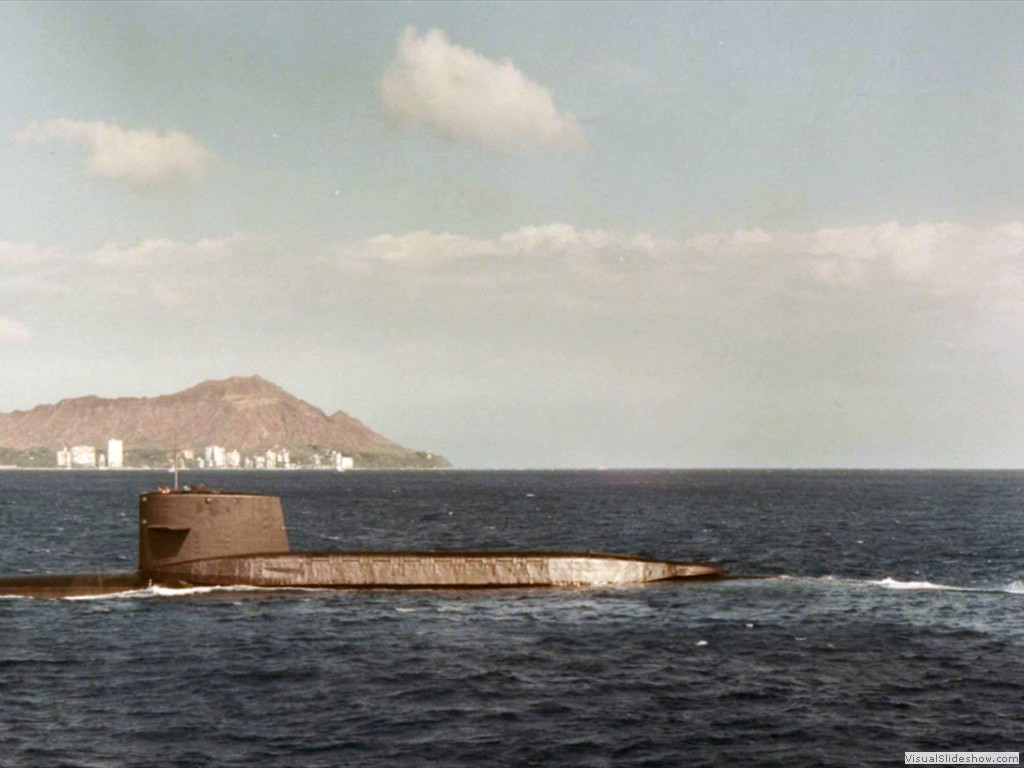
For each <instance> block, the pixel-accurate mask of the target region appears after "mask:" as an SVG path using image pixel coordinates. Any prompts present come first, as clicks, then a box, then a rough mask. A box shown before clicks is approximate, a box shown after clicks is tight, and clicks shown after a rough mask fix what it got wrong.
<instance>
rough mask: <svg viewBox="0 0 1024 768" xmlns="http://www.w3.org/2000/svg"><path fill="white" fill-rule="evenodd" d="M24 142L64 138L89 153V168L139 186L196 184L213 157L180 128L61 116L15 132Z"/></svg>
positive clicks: (111, 179)
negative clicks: (134, 127)
mask: <svg viewBox="0 0 1024 768" xmlns="http://www.w3.org/2000/svg"><path fill="white" fill-rule="evenodd" d="M15 138H17V139H19V140H21V141H25V142H37V143H46V142H50V141H64V142H67V143H69V144H74V145H76V146H79V147H82V148H83V149H84V150H85V152H86V156H87V158H86V166H85V167H86V172H87V173H88V174H89V175H90V176H93V177H95V178H97V179H101V180H102V181H106V182H110V183H112V184H118V185H122V186H126V187H129V188H131V189H136V190H153V189H159V188H163V187H168V186H194V185H196V184H199V183H200V182H201V181H203V179H204V178H206V172H207V170H208V168H209V167H210V165H211V163H212V162H213V160H214V156H213V154H211V153H210V151H209V150H207V149H206V148H205V147H204V146H203V145H202V144H200V143H199V142H198V141H196V140H195V139H194V138H192V137H191V136H188V135H186V134H184V133H180V132H178V131H168V132H166V133H165V134H163V135H160V134H159V133H157V132H155V131H151V130H147V129H144V130H125V129H123V128H121V127H120V126H119V125H117V124H113V123H104V122H99V121H94V122H84V121H81V120H71V119H69V118H66V117H62V118H59V119H56V120H50V121H48V122H45V123H32V124H31V125H29V126H28V127H27V128H26V129H25V130H23V131H20V132H19V133H17V134H15Z"/></svg>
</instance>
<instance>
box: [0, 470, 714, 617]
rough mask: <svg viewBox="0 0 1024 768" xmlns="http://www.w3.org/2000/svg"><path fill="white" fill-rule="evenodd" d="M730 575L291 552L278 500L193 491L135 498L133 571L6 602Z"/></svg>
mask: <svg viewBox="0 0 1024 768" xmlns="http://www.w3.org/2000/svg"><path fill="white" fill-rule="evenodd" d="M724 577H726V574H725V573H724V572H723V571H721V570H719V568H718V567H717V566H715V565H714V564H712V563H691V562H676V561H666V560H653V559H649V558H644V557H635V556H632V555H615V554H604V553H595V552H587V553H576V552H530V551H524V552H499V551H495V552H447V551H429V552H414V551H408V552H407V551H402V552H387V551H357V552H349V551H326V552H293V551H291V549H290V547H289V543H288V531H287V528H286V526H285V520H284V511H283V509H282V506H281V499H280V498H279V497H277V496H271V495H263V494H251V493H235V492H225V491H211V490H206V489H205V488H204V487H202V486H197V487H195V488H186V489H183V490H173V491H172V490H170V489H168V488H160V489H158V490H156V491H152V492H147V493H143V494H141V495H140V496H139V553H138V569H137V570H136V571H131V572H120V573H80V574H52V575H29V576H0V596H20V597H36V598H51V599H56V598H67V597H87V596H102V595H108V594H115V593H118V592H126V591H131V590H140V589H147V588H150V587H154V586H160V587H168V588H172V589H173V588H189V587H255V588H268V589H274V588H279V589H353V588H361V589H372V588H385V589H488V588H501V587H608V586H619V585H622V586H627V585H638V584H645V583H650V582H661V581H675V580H693V579H717V578H724Z"/></svg>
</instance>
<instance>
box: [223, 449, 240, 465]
mask: <svg viewBox="0 0 1024 768" xmlns="http://www.w3.org/2000/svg"><path fill="white" fill-rule="evenodd" d="M227 462H228V466H229V467H231V468H232V469H238V468H239V467H241V466H242V454H240V453H239V452H238V451H237V450H230V451H228V454H227Z"/></svg>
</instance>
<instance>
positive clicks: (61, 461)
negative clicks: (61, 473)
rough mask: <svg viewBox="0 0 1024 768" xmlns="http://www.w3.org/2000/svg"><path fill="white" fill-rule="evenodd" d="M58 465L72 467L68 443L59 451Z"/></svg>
mask: <svg viewBox="0 0 1024 768" xmlns="http://www.w3.org/2000/svg"><path fill="white" fill-rule="evenodd" d="M57 466H58V467H65V468H67V469H70V468H71V451H70V450H68V447H67V446H66V445H65V446H64V447H63V448H61V449H60V450H59V451H57Z"/></svg>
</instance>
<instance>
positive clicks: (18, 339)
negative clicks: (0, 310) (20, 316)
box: [0, 315, 32, 344]
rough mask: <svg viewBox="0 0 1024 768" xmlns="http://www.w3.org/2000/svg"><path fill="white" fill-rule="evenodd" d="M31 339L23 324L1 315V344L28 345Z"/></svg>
mask: <svg viewBox="0 0 1024 768" xmlns="http://www.w3.org/2000/svg"><path fill="white" fill-rule="evenodd" d="M31 337H32V334H31V333H29V330H28V328H27V327H26V326H25V325H24V324H23V323H20V322H18V321H17V320H12V319H11V318H9V317H6V316H5V315H0V344H27V343H28V341H29V339H31Z"/></svg>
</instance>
